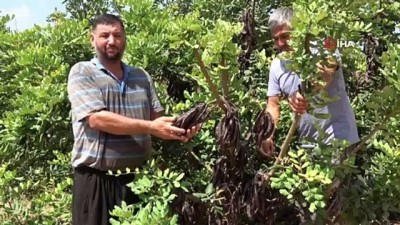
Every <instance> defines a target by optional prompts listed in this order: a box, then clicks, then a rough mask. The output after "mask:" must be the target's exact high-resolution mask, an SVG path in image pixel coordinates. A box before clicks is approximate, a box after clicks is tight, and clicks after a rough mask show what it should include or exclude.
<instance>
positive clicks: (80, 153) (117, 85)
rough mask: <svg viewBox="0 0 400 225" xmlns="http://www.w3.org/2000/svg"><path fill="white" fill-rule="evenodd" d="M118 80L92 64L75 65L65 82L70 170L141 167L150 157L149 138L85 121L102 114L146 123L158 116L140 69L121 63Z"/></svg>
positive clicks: (146, 78) (155, 100) (147, 80)
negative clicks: (101, 128) (113, 131)
mask: <svg viewBox="0 0 400 225" xmlns="http://www.w3.org/2000/svg"><path fill="white" fill-rule="evenodd" d="M123 70H124V75H123V79H122V80H118V79H117V78H116V77H115V76H114V75H113V74H112V73H111V72H109V71H107V70H106V69H105V68H104V66H103V65H101V63H100V62H99V61H98V60H97V59H96V58H94V59H92V60H91V61H90V62H79V63H77V64H75V65H74V66H73V67H72V68H71V71H70V73H69V77H68V97H69V100H70V102H71V110H72V126H73V133H74V146H73V150H72V165H73V166H74V167H80V166H89V167H92V168H96V169H100V170H118V169H126V168H134V167H136V166H139V165H141V164H142V163H143V162H144V161H145V160H146V159H147V158H148V156H149V151H150V148H151V137H150V135H147V134H143V135H114V134H110V133H106V132H102V131H99V130H96V129H93V128H91V127H90V126H89V124H88V122H87V120H86V118H87V117H88V116H89V115H91V114H93V113H95V112H97V111H100V110H107V111H110V112H113V113H117V114H119V115H122V116H126V117H129V118H135V119H142V120H150V115H151V113H152V112H153V113H156V112H161V111H163V110H164V109H163V107H162V106H161V104H160V101H159V100H158V97H157V95H156V92H155V90H154V86H153V81H152V79H151V77H150V76H149V75H148V74H147V73H146V72H145V71H144V70H142V69H140V68H135V67H131V66H128V65H126V64H123Z"/></svg>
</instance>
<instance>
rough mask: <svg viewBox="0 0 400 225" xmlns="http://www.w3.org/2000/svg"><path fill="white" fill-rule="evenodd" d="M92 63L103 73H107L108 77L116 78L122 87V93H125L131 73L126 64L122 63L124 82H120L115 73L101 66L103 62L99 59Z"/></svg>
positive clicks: (93, 60) (92, 60) (94, 59)
mask: <svg viewBox="0 0 400 225" xmlns="http://www.w3.org/2000/svg"><path fill="white" fill-rule="evenodd" d="M90 62H92V63H93V64H94V65H95V66H96V67H97V68H98V69H99V70H102V71H103V72H105V73H107V74H108V75H110V76H111V77H112V78H114V79H115V80H116V81H117V82H118V83H119V85H120V89H119V90H120V92H121V93H124V92H125V86H126V83H127V81H128V78H129V72H130V68H129V66H128V65H126V64H125V63H123V62H121V63H122V68H123V71H124V74H123V77H122V80H119V79H118V78H117V77H116V76H115V75H114V74H113V73H111V72H110V71H109V70H107V69H106V68H105V67H104V65H103V64H101V62H100V61H99V59H98V58H97V57H95V58H93V59H91V60H90Z"/></svg>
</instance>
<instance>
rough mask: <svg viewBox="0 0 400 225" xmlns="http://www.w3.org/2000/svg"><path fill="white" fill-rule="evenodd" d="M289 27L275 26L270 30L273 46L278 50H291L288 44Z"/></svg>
mask: <svg viewBox="0 0 400 225" xmlns="http://www.w3.org/2000/svg"><path fill="white" fill-rule="evenodd" d="M290 32H291V30H290V27H289V26H287V25H281V26H277V27H276V28H275V29H273V30H272V39H273V40H274V43H275V46H276V47H277V48H278V49H279V50H280V51H283V52H285V51H291V50H292V49H291V48H290V46H289V45H288V43H287V42H288V41H289V39H290Z"/></svg>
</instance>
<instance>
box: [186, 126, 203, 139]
mask: <svg viewBox="0 0 400 225" xmlns="http://www.w3.org/2000/svg"><path fill="white" fill-rule="evenodd" d="M201 125H202V124H197V125H196V126H193V127H192V128H191V129H188V130H187V131H186V138H187V140H190V139H192V138H193V137H194V136H195V135H196V134H197V133H198V132H199V130H200V129H201Z"/></svg>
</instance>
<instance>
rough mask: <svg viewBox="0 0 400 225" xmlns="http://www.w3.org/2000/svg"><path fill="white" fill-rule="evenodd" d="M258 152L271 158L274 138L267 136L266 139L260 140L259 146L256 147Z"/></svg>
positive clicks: (273, 149)
mask: <svg viewBox="0 0 400 225" xmlns="http://www.w3.org/2000/svg"><path fill="white" fill-rule="evenodd" d="M258 152H259V153H260V154H261V155H262V156H264V157H266V158H271V157H272V156H274V154H275V145H274V140H272V138H268V139H267V140H265V141H263V142H261V148H259V149H258Z"/></svg>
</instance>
